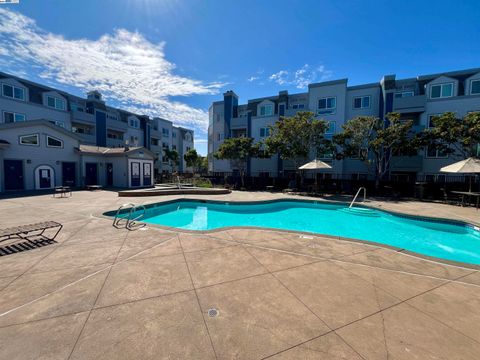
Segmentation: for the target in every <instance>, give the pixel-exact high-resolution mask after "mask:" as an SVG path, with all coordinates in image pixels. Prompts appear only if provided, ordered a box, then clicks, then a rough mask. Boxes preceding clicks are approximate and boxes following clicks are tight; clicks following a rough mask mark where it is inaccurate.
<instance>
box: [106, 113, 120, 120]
mask: <svg viewBox="0 0 480 360" xmlns="http://www.w3.org/2000/svg"><path fill="white" fill-rule="evenodd" d="M107 119H110V120H118V118H117V115H114V114H107Z"/></svg>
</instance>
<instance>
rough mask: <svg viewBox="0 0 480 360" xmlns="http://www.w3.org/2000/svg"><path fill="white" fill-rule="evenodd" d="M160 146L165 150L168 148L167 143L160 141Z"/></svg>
mask: <svg viewBox="0 0 480 360" xmlns="http://www.w3.org/2000/svg"><path fill="white" fill-rule="evenodd" d="M162 147H163V148H164V149H167V150H168V149H169V148H170V147H169V146H168V144H167V143H162Z"/></svg>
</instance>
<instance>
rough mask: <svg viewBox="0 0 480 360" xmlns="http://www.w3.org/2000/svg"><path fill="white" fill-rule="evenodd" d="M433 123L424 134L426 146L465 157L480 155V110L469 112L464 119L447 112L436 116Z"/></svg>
mask: <svg viewBox="0 0 480 360" xmlns="http://www.w3.org/2000/svg"><path fill="white" fill-rule="evenodd" d="M431 125H433V126H431V127H428V128H427V129H425V130H424V132H423V134H422V135H423V141H424V144H425V145H426V146H428V147H430V148H433V149H436V150H438V151H440V152H442V153H444V154H452V155H454V156H457V157H461V158H463V159H466V158H468V157H470V156H474V157H479V156H480V154H479V144H480V112H472V113H469V114H467V115H465V116H464V118H463V119H457V117H456V116H455V114H454V113H453V112H446V113H444V114H442V115H440V116H434V117H433V118H432V124H431Z"/></svg>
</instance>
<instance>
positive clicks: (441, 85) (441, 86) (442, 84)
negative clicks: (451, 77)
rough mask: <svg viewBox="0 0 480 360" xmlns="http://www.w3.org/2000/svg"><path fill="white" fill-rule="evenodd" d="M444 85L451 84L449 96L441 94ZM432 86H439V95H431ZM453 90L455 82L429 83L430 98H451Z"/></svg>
mask: <svg viewBox="0 0 480 360" xmlns="http://www.w3.org/2000/svg"><path fill="white" fill-rule="evenodd" d="M444 85H452V94H451V95H449V96H442V88H443V86H444ZM434 86H440V96H439V97H432V90H433V87H434ZM454 92H455V83H454V82H446V83H440V84H431V85H430V99H446V98H451V97H453V94H454Z"/></svg>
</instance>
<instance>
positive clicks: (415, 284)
mask: <svg viewBox="0 0 480 360" xmlns="http://www.w3.org/2000/svg"><path fill="white" fill-rule="evenodd" d="M282 196H284V195H280V194H270V193H243V192H242V193H239V192H233V193H232V194H229V195H219V196H215V197H208V196H198V198H202V199H208V198H215V199H219V200H229V201H234V200H242V201H254V200H268V199H274V198H280V197H282ZM285 197H288V198H294V196H292V195H286V196H285ZM173 198H175V197H161V198H148V199H136V200H137V201H136V202H137V203H142V202H143V201H145V202H146V201H147V200H148V202H157V201H165V200H171V199H173ZM317 200H318V199H317ZM123 202H124V199H119V198H118V197H117V196H116V193H113V192H109V191H97V192H83V191H81V192H74V194H73V196H72V197H71V198H66V199H65V198H62V199H54V198H52V197H51V196H49V195H39V196H30V197H19V198H10V199H2V200H0V213H1V216H0V227H1V228H3V227H10V226H15V225H21V224H28V223H32V222H38V221H42V220H54V221H58V222H61V223H62V224H63V225H64V229H63V230H62V232H61V233H60V234H59V236H58V238H57V243H55V244H51V245H47V246H44V247H41V248H38V249H34V250H29V251H25V252H22V253H17V254H13V255H8V256H3V257H0V339H1V340H2V341H1V343H2V345H1V346H0V358H1V359H265V358H270V359H349V360H350V359H352V360H356V359H382V360H383V359H422V360H423V359H427V360H429V359H432V360H433V359H449V360H450V359H458V360H460V359H461V360H469V359H472V360H477V359H479V358H480V335H479V334H480V325H479V324H480V300H479V299H480V273H479V272H478V271H477V270H475V269H469V268H462V267H458V266H452V265H448V264H444V263H439V262H435V261H430V260H426V259H422V258H419V257H415V256H411V255H407V254H403V253H399V252H397V251H395V250H392V249H388V248H384V247H379V246H375V245H371V244H366V243H362V242H351V241H344V240H339V239H333V238H328V237H322V236H308V237H305V236H303V235H301V234H296V233H291V232H282V231H271V230H261V229H226V230H222V231H217V232H212V233H208V234H203V233H202V234H198V233H197V234H195V233H182V232H178V231H175V230H174V229H160V228H156V227H146V228H143V229H138V230H135V231H128V230H125V229H115V228H113V227H112V226H111V220H108V219H104V218H98V217H96V216H93V215H92V214H99V213H102V212H104V211H107V210H112V209H115V208H117V207H118V206H119V205H120V204H122V203H123ZM370 204H371V205H374V206H378V207H381V208H386V209H391V210H395V211H402V212H406V213H411V214H420V215H427V216H435V217H447V218H455V219H459V220H465V221H470V222H478V218H479V216H480V215H479V212H477V211H476V210H474V209H472V208H460V207H457V206H451V205H444V204H431V203H417V202H397V203H387V202H378V201H372V202H371V203H370ZM210 309H216V310H217V314H216V316H210V314H209V310H210Z"/></svg>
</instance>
